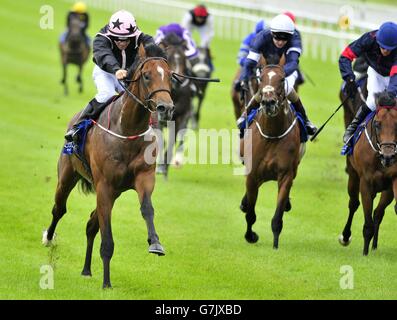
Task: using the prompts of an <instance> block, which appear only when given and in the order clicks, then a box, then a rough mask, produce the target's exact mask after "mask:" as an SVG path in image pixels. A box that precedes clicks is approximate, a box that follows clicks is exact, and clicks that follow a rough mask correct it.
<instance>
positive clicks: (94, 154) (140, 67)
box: [43, 45, 174, 288]
mask: <svg viewBox="0 0 397 320" xmlns="http://www.w3.org/2000/svg"><path fill="white" fill-rule="evenodd" d="M131 70H135V71H132V72H131V73H132V75H131V78H132V80H129V82H130V83H131V84H130V85H129V88H128V89H127V92H125V93H124V95H123V96H122V97H121V98H119V99H118V100H116V101H115V102H114V103H112V104H110V106H108V109H107V111H106V112H103V113H102V114H101V116H100V117H99V119H98V120H97V122H95V124H97V125H95V126H94V127H93V128H92V129H91V130H90V131H89V132H88V134H87V140H86V144H85V150H84V156H85V158H86V160H87V163H88V164H89V167H90V171H91V172H87V170H86V169H85V166H83V164H82V162H81V161H80V160H79V159H78V158H77V157H76V156H75V155H72V156H69V155H65V154H61V156H60V158H59V162H58V185H57V188H56V193H55V205H54V207H53V209H52V215H53V218H52V222H51V225H50V227H49V228H48V230H47V231H45V232H44V234H43V244H45V245H49V244H51V240H52V239H53V236H54V231H55V228H56V225H57V223H58V221H59V220H60V219H61V217H62V216H63V215H64V214H65V213H66V201H67V198H68V196H69V194H70V192H71V191H72V189H73V188H74V187H75V185H76V183H77V182H78V181H79V180H81V181H82V182H83V187H84V186H85V187H88V188H94V189H95V191H96V194H97V205H96V209H95V210H94V211H93V212H92V213H91V218H90V219H89V221H88V223H87V252H86V259H85V264H84V269H83V271H82V274H83V275H86V276H90V275H91V256H92V248H93V244H94V239H95V236H96V234H97V232H98V230H100V231H101V238H102V242H101V249H100V254H101V258H102V260H103V268H104V276H103V287H104V288H106V287H111V283H110V260H111V258H112V255H113V250H114V242H113V236H112V229H111V212H112V208H113V205H114V202H115V200H116V199H117V198H118V197H119V196H120V194H121V193H122V192H124V191H127V190H130V189H134V190H135V191H136V192H137V193H138V197H139V202H140V204H141V208H140V209H141V213H142V215H143V218H144V219H145V221H146V225H147V229H148V243H149V252H151V253H156V254H158V255H164V249H163V247H162V246H161V244H160V241H159V237H158V235H157V233H156V231H155V227H154V223H153V218H154V209H153V206H152V201H151V195H152V192H153V189H154V184H155V157H156V152H157V151H156V148H155V147H153V148H152V146H153V142H154V141H155V138H154V137H151V136H149V139H146V138H144V137H143V134H144V133H146V132H148V131H149V130H150V127H149V129H148V126H149V119H150V116H151V113H153V112H155V111H156V110H157V112H162V113H167V114H169V116H171V114H170V113H172V111H173V108H174V105H173V101H172V99H171V71H170V69H169V66H168V64H167V61H166V59H165V56H164V53H163V51H162V50H161V49H160V48H159V47H157V46H154V45H151V46H147V47H146V48H143V46H142V45H141V47H140V48H139V54H138V55H137V59H136V61H135V63H134V65H133V67H132V68H131ZM131 78H130V79H131ZM127 81H128V80H127ZM77 117H78V114H77V115H75V116H74V118H73V119H72V121H71V122H70V123H69V127H70V126H71V125H72V124H73V123H74V122H75V120H76V119H77ZM106 127H107V128H108V129H106ZM152 140H153V141H152ZM147 150H151V151H150V152H148V151H147Z"/></svg>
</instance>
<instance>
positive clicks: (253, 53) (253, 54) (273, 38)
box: [237, 14, 317, 135]
mask: <svg viewBox="0 0 397 320" xmlns="http://www.w3.org/2000/svg"><path fill="white" fill-rule="evenodd" d="M301 53H302V44H301V38H300V36H299V34H298V32H297V31H296V30H295V24H294V22H293V21H292V19H291V18H290V17H289V16H288V15H285V14H280V15H278V16H276V17H274V18H273V20H272V21H271V23H270V29H266V30H263V31H261V32H259V33H258V34H257V35H256V37H255V39H254V41H253V44H252V45H251V47H250V51H249V53H248V56H247V58H246V60H245V62H244V65H243V68H242V72H241V76H240V81H241V86H242V87H243V88H247V86H248V80H249V79H250V78H251V77H252V76H253V74H254V69H255V67H256V65H257V63H258V61H259V59H260V56H261V54H262V55H263V56H264V58H265V59H266V57H269V56H271V55H276V56H279V57H280V58H281V56H282V55H285V56H286V63H285V65H284V66H283V68H284V72H285V75H286V78H285V93H286V95H287V98H288V100H289V101H291V102H292V103H293V105H294V106H295V110H296V111H297V112H299V113H301V115H302V117H303V119H304V121H305V126H306V129H307V133H308V134H309V135H313V134H314V133H315V132H316V131H317V128H316V127H315V126H314V125H313V124H312V123H311V122H310V120H309V119H308V117H307V115H306V111H305V108H304V107H303V104H302V102H301V100H300V98H299V96H298V94H297V93H296V91H295V89H294V84H295V81H296V79H297V77H298V71H297V69H298V65H299V57H300V55H301ZM245 117H246V114H243V115H242V116H241V118H240V119H238V120H237V124H238V125H239V127H240V125H241V124H242V123H244V122H245Z"/></svg>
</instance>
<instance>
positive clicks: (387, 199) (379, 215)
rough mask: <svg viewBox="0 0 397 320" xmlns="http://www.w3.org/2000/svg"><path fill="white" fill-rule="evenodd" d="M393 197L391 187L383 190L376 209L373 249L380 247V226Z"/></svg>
mask: <svg viewBox="0 0 397 320" xmlns="http://www.w3.org/2000/svg"><path fill="white" fill-rule="evenodd" d="M393 198H394V195H393V191H392V190H391V189H390V190H386V191H383V192H382V194H381V197H380V200H379V204H378V206H377V207H376V209H375V210H374V225H375V233H374V240H372V249H373V250H376V248H377V247H378V236H379V227H380V224H381V223H382V219H383V216H384V214H385V209H386V207H387V206H388V205H389V204H390V203H391V202H392V201H393Z"/></svg>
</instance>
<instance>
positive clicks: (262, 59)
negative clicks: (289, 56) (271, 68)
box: [258, 54, 267, 66]
mask: <svg viewBox="0 0 397 320" xmlns="http://www.w3.org/2000/svg"><path fill="white" fill-rule="evenodd" d="M258 64H259V65H260V66H265V65H267V61H266V59H265V57H264V56H263V54H261V56H260V58H259V61H258Z"/></svg>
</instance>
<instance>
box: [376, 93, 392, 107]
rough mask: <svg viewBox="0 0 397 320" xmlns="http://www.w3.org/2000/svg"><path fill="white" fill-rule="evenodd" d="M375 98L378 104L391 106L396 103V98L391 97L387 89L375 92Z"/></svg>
mask: <svg viewBox="0 0 397 320" xmlns="http://www.w3.org/2000/svg"><path fill="white" fill-rule="evenodd" d="M375 98H376V99H377V101H378V103H377V105H378V106H388V107H392V106H395V105H396V100H395V99H394V98H393V97H391V96H390V95H389V93H388V92H387V91H383V92H381V93H379V94H376V95H375Z"/></svg>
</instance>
